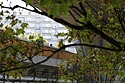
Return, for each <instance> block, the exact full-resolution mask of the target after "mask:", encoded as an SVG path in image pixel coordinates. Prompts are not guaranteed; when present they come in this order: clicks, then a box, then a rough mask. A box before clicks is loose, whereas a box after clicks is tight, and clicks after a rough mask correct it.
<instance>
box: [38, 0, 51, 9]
mask: <svg viewBox="0 0 125 83" xmlns="http://www.w3.org/2000/svg"><path fill="white" fill-rule="evenodd" d="M50 4H51V0H40V7H43V6H45V7H49V5H50Z"/></svg>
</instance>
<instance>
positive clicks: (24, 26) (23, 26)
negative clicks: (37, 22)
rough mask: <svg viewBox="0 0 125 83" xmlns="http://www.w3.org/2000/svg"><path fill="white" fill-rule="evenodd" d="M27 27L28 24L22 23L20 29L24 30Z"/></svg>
mask: <svg viewBox="0 0 125 83" xmlns="http://www.w3.org/2000/svg"><path fill="white" fill-rule="evenodd" d="M28 25H29V24H28V23H22V24H21V27H22V28H23V29H24V28H27V27H28Z"/></svg>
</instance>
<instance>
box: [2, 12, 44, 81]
mask: <svg viewBox="0 0 125 83" xmlns="http://www.w3.org/2000/svg"><path fill="white" fill-rule="evenodd" d="M0 17H1V20H0V24H1V26H0V33H1V34H0V73H4V74H5V75H6V76H7V79H9V76H13V77H14V78H17V77H21V76H22V74H24V73H26V72H24V71H26V69H24V68H26V67H25V66H24V63H26V62H27V61H28V62H29V65H31V64H33V63H34V62H33V60H32V58H33V57H34V56H36V55H37V54H39V53H42V48H41V47H42V46H43V45H44V42H45V40H44V39H43V37H42V36H38V37H37V38H34V37H33V35H32V37H33V38H31V36H29V38H28V37H25V38H23V37H22V35H25V28H27V27H28V24H27V23H22V22H21V21H20V20H19V19H17V18H16V16H15V15H14V14H11V13H10V12H9V11H1V13H0ZM38 42H41V43H39V44H38ZM29 65H28V66H29ZM21 67H24V68H22V69H21ZM13 69H15V71H11V70H13Z"/></svg>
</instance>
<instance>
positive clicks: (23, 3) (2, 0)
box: [0, 0, 32, 11]
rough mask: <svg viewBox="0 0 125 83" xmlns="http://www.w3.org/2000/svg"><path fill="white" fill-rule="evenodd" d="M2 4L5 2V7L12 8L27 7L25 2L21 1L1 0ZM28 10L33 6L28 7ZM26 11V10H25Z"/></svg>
mask: <svg viewBox="0 0 125 83" xmlns="http://www.w3.org/2000/svg"><path fill="white" fill-rule="evenodd" d="M1 2H3V6H7V7H8V6H10V7H13V6H15V5H20V6H22V7H26V4H25V2H23V1H21V0H0V3H1ZM27 8H30V9H32V7H31V6H27ZM15 11H19V9H18V10H17V9H16V10H15ZM24 11H25V10H24Z"/></svg>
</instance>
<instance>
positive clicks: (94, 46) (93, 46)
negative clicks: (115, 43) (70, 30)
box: [0, 44, 123, 73]
mask: <svg viewBox="0 0 125 83" xmlns="http://www.w3.org/2000/svg"><path fill="white" fill-rule="evenodd" d="M71 46H88V47H92V48H99V49H103V50H108V51H115V52H116V51H123V50H120V49H112V48H106V47H101V46H96V45H89V44H69V45H64V46H62V47H61V48H59V49H57V50H55V51H53V53H52V54H51V55H50V56H48V57H46V59H44V60H42V61H40V62H38V63H36V64H32V65H29V66H21V67H17V68H12V69H7V70H3V71H0V73H3V72H8V71H14V70H19V69H27V68H30V67H33V66H35V65H39V64H41V63H44V62H46V61H47V60H49V59H50V58H51V57H52V56H53V55H54V54H56V53H58V52H59V51H61V50H62V49H65V48H67V47H71Z"/></svg>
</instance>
